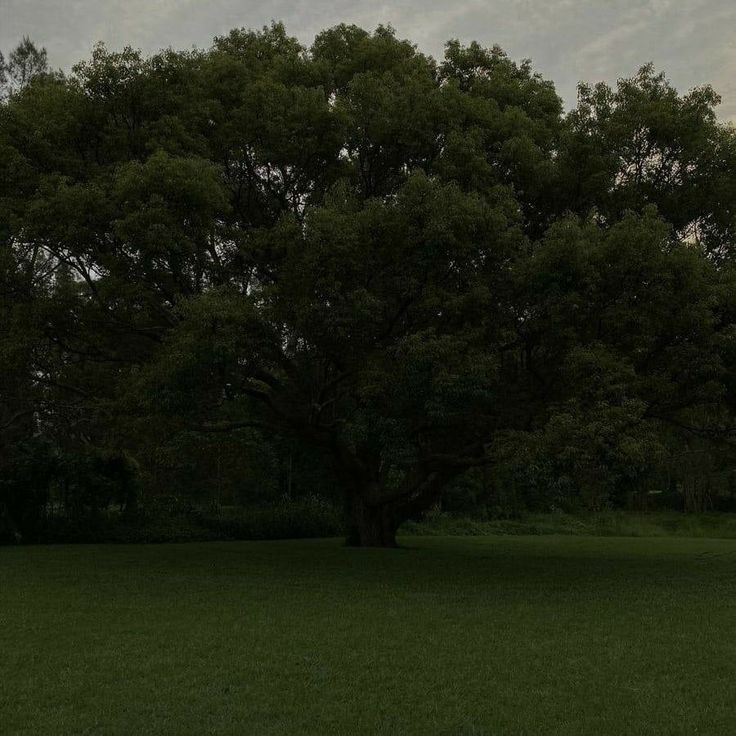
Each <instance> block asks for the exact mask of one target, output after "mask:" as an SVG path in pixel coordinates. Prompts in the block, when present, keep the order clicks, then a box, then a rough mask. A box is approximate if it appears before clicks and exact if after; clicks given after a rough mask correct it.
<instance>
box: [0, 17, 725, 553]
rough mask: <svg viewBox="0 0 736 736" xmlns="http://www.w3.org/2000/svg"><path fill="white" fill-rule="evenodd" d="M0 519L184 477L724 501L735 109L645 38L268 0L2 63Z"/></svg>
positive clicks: (357, 493) (384, 499) (388, 527)
mask: <svg viewBox="0 0 736 736" xmlns="http://www.w3.org/2000/svg"><path fill="white" fill-rule="evenodd" d="M0 90H2V95H1V96H2V102H1V103H0V371H1V372H2V373H1V375H0V536H3V535H4V536H5V537H11V536H17V535H18V534H21V535H23V536H24V537H25V538H27V539H33V538H35V536H34V535H36V536H37V534H38V529H39V525H40V524H41V521H42V519H43V514H44V513H45V510H46V509H48V507H49V504H50V503H52V502H55V503H57V504H61V505H63V506H64V507H65V508H67V509H69V510H70V512H74V513H83V512H84V511H85V510H87V511H88V510H90V509H100V508H104V507H105V506H106V505H108V504H110V503H112V502H116V503H119V504H120V505H121V507H123V508H128V509H129V510H134V509H135V508H137V506H138V503H139V501H141V500H142V501H143V503H145V501H146V499H147V498H151V497H153V496H155V495H157V494H162V493H167V492H168V493H171V492H176V493H177V494H182V495H186V496H191V497H193V498H197V497H198V498H202V499H205V498H206V499H216V500H218V501H220V502H227V503H233V502H244V503H251V502H254V501H258V502H261V503H267V502H269V500H272V499H273V498H275V497H276V496H278V495H280V494H284V493H286V494H300V493H302V494H313V493H316V494H318V495H322V496H326V497H329V498H331V499H332V500H333V501H334V502H336V503H341V504H344V507H345V512H346V519H347V528H348V538H349V542H351V543H353V544H359V545H382V546H391V545H393V544H395V535H396V530H397V528H398V527H399V525H400V524H401V523H402V522H403V521H404V520H406V519H408V518H413V517H415V516H416V515H418V514H421V513H422V512H423V511H425V510H426V509H428V508H430V507H432V506H435V505H437V504H438V503H442V502H443V500H444V502H445V503H450V504H451V505H452V504H455V505H456V506H459V507H464V506H467V505H468V504H470V505H473V504H475V505H476V506H477V505H479V504H481V505H485V506H486V507H488V508H502V509H505V510H507V511H508V510H509V509H511V510H519V509H523V508H586V509H601V508H606V507H608V506H616V507H626V506H631V505H638V506H639V507H645V506H646V503H647V498H648V497H649V495H650V491H652V490H658V491H662V492H665V493H667V494H670V495H675V496H679V497H680V499H681V501H682V505H683V506H684V507H685V508H687V509H690V510H705V509H707V508H710V507H714V506H715V505H716V501H715V498H716V497H717V496H728V497H730V498H732V497H733V495H734V489H735V488H736V482H735V478H736V462H735V460H736V456H735V455H734V447H733V436H734V429H735V428H736V424H735V423H734V387H735V384H734V377H735V373H734V360H735V359H736V330H735V329H734V324H735V323H734V315H735V314H736V279H735V278H734V277H735V276H736V271H735V270H734V264H735V261H736V251H735V250H734V245H735V243H734V234H735V230H736V134H735V133H734V129H733V127H732V126H730V125H728V124H724V123H722V122H720V121H719V120H718V118H717V116H716V114H715V106H716V105H717V104H718V102H719V98H718V96H717V94H716V93H715V92H714V91H713V90H712V89H711V88H710V87H708V86H705V87H699V88H696V89H693V90H691V91H690V92H688V93H686V94H684V95H683V94H678V93H677V91H676V90H675V89H673V88H672V86H671V85H670V84H669V82H668V81H667V79H666V77H665V76H664V75H663V74H662V73H658V72H656V71H655V70H654V68H653V67H652V65H646V66H643V67H642V68H641V69H640V70H639V71H638V72H637V73H636V74H635V75H634V76H633V77H631V78H630V79H622V80H619V82H618V84H617V85H616V86H615V87H611V86H609V85H607V84H605V83H600V84H596V85H586V84H581V85H580V87H579V90H578V104H577V106H576V107H575V108H574V109H573V110H571V111H569V112H567V113H565V112H564V111H563V108H562V103H561V100H560V98H559V96H558V95H557V93H556V91H555V88H554V85H553V84H552V82H550V81H549V80H546V79H543V78H542V77H541V76H540V75H539V74H538V73H536V72H535V71H534V70H533V68H532V65H531V62H529V61H523V62H521V63H516V62H514V61H512V60H511V59H509V58H508V57H507V56H506V54H505V53H504V52H503V51H502V50H501V49H500V48H498V47H493V48H490V49H487V48H483V47H482V46H480V45H479V44H477V43H471V44H469V45H467V46H464V45H462V44H460V43H459V42H457V41H450V42H448V43H447V45H446V48H445V55H444V58H443V59H442V60H439V61H438V60H435V59H433V58H431V57H429V56H426V55H424V54H422V53H420V52H419V51H418V50H417V48H416V46H415V45H413V44H412V43H410V42H409V41H406V40H403V39H399V38H397V37H396V35H395V33H394V32H393V30H392V29H391V28H388V27H383V26H379V27H378V28H377V29H376V30H375V31H373V32H368V31H365V30H363V29H360V28H358V27H356V26H347V25H339V26H336V27H334V28H331V29H328V30H326V31H323V32H322V33H320V34H318V35H317V36H316V38H315V39H314V42H313V43H312V45H311V46H310V47H308V48H307V47H305V46H303V45H302V44H300V43H299V42H298V41H297V40H296V39H294V38H293V37H291V36H289V35H288V34H287V32H286V30H285V28H284V26H283V25H282V24H279V23H274V24H272V25H271V26H270V27H267V28H264V29H262V30H260V31H251V30H245V29H236V30H233V31H231V32H230V33H229V34H227V35H225V36H222V37H219V38H216V39H215V41H214V43H213V45H212V46H211V47H210V48H208V49H196V50H190V51H184V52H177V51H173V50H166V51H162V52H160V53H158V54H154V55H152V56H150V57H144V56H143V55H142V54H140V53H139V52H137V51H135V50H133V49H131V48H125V49H123V50H122V51H119V52H111V51H108V50H107V49H106V48H105V47H104V46H102V45H99V46H97V47H96V48H95V50H94V51H93V53H92V56H91V58H89V59H87V60H85V61H81V62H80V63H79V64H77V65H76V66H75V67H74V69H73V71H72V72H71V73H70V74H68V75H66V74H62V73H60V72H52V71H50V70H49V68H48V62H47V56H46V52H45V50H43V49H37V48H36V47H35V45H34V44H33V43H32V42H31V41H30V40H28V39H24V41H23V43H22V44H21V45H20V46H19V47H18V48H17V49H16V50H14V51H13V52H11V53H10V54H9V55H8V60H7V62H6V61H5V58H4V57H2V56H0Z"/></svg>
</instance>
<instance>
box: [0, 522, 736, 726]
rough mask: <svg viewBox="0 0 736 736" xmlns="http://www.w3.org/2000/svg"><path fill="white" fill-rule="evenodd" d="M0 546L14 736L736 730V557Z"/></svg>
mask: <svg viewBox="0 0 736 736" xmlns="http://www.w3.org/2000/svg"><path fill="white" fill-rule="evenodd" d="M404 543H405V544H406V545H407V547H406V548H404V549H399V550H375V549H373V550H357V549H347V548H344V547H342V546H341V545H340V542H338V541H336V540H310V541H288V542H232V543H230V542H223V543H219V542H218V543H209V544H188V545H161V546H69V547H61V546H59V547H53V546H49V547H26V548H22V547H15V548H0V733H1V734H3V736H6V735H7V734H33V736H40V735H42V734H53V735H54V736H63V735H64V734H121V735H123V734H124V735H125V736H131V735H137V734H177V735H178V734H196V735H197V736H199V735H202V734H247V735H249V734H254V735H257V736H261V735H266V734H288V735H289V736H291V735H294V734H318V735H320V736H321V735H322V734H346V735H348V734H350V735H352V734H392V735H394V734H395V735H399V734H421V735H422V736H424V735H429V734H445V735H447V736H450V735H454V734H467V735H469V734H476V735H479V734H504V735H506V734H530V735H532V734H533V735H535V736H536V735H537V734H585V736H595V735H597V734H617V735H618V734H626V735H627V736H630V735H631V734H657V736H661V735H662V734H687V735H688V736H689V735H691V734H724V735H728V734H733V733H735V732H736V541H734V540H709V539H681V538H680V539H678V538H661V539H644V538H637V539H623V538H593V537H557V536H546V537H472V538H448V537H433V538H422V537H411V538H405V539H404Z"/></svg>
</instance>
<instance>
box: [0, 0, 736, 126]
mask: <svg viewBox="0 0 736 736" xmlns="http://www.w3.org/2000/svg"><path fill="white" fill-rule="evenodd" d="M272 20H282V21H284V23H285V24H286V27H287V30H288V31H289V32H290V33H291V34H292V35H294V36H296V37H297V38H299V39H300V40H301V41H303V42H305V43H309V42H310V41H311V39H312V38H313V37H314V35H315V33H317V32H319V31H320V30H322V29H324V28H327V27H330V26H332V25H336V24H337V23H341V22H345V23H355V24H357V25H360V26H362V27H364V28H367V29H373V28H375V27H376V26H377V25H378V24H380V23H383V24H387V23H390V24H391V25H392V26H393V27H394V28H395V29H396V31H397V34H398V35H399V36H401V37H402V38H409V39H410V40H411V41H413V42H414V43H415V44H417V46H418V47H419V49H420V50H421V51H424V52H426V53H429V54H432V55H433V56H435V57H436V58H437V57H440V56H441V55H442V49H443V47H444V43H445V41H447V40H448V39H451V38H458V39H460V40H461V41H463V42H469V41H471V40H477V41H478V42H479V43H481V44H482V45H484V46H492V45H494V44H498V45H500V46H501V47H502V48H504V49H505V50H506V51H507V52H508V54H509V55H510V56H511V57H512V58H514V59H517V60H520V59H524V58H530V59H531V60H532V61H533V64H534V67H535V69H536V70H537V71H539V72H540V73H541V74H542V75H543V76H544V77H546V78H548V79H552V80H553V81H554V83H555V85H556V87H557V91H558V93H559V94H560V96H561V97H562V98H563V100H564V101H565V106H566V108H567V109H569V108H570V107H572V106H574V104H575V94H576V92H575V90H576V86H577V83H578V82H579V81H588V82H597V81H601V80H605V81H608V82H611V83H615V81H616V79H618V78H620V77H627V76H631V75H632V74H634V73H635V72H636V70H637V69H638V67H640V66H641V65H642V64H644V63H646V62H648V61H653V62H654V64H655V66H656V67H657V69H658V70H663V71H665V73H666V74H667V76H668V77H669V79H670V80H671V81H672V83H673V84H674V86H675V87H677V89H678V90H679V91H681V92H685V91H687V90H688V89H690V88H692V87H694V86H697V85H700V84H706V83H707V84H711V85H712V86H713V87H714V88H715V89H716V91H717V92H718V93H719V94H720V95H721V97H722V99H723V102H722V104H721V106H720V107H719V109H718V113H719V115H720V116H721V118H723V119H724V120H731V121H734V122H736V0H449V1H448V0H442V1H440V0H395V1H394V2H391V3H383V2H380V1H379V2H370V0H369V1H368V2H366V0H330V1H327V0H291V2H287V1H286V0H269V1H267V0H0V50H2V51H4V52H6V54H7V52H8V51H9V50H10V49H11V48H13V47H14V46H15V45H16V44H17V43H18V42H19V41H20V39H21V38H22V37H23V36H24V35H28V36H30V37H31V39H33V40H34V41H35V42H36V43H37V44H39V45H41V46H45V47H46V48H47V50H48V53H49V61H50V63H51V65H52V66H53V67H61V68H62V69H65V70H68V69H69V68H70V67H71V65H72V64H73V63H75V62H76V61H79V60H80V59H83V58H86V57H87V56H88V55H89V53H90V50H91V48H92V46H93V45H94V44H95V43H96V42H97V41H103V42H105V43H106V44H107V46H108V47H109V48H112V49H115V48H121V47H122V46H125V45H128V44H129V45H132V46H134V47H136V48H140V49H142V50H143V51H144V52H147V53H149V52H153V51H156V50H158V49H160V48H164V47H168V46H172V47H174V48H179V49H183V48H190V47H191V46H199V47H206V46H208V45H209V44H210V42H211V40H212V38H213V37H214V36H216V35H222V34H224V33H226V32H227V31H228V30H230V29H231V28H235V27H248V28H260V27H261V26H263V25H266V24H269V23H270V22H271V21H272Z"/></svg>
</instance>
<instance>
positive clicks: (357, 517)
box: [346, 493, 402, 547]
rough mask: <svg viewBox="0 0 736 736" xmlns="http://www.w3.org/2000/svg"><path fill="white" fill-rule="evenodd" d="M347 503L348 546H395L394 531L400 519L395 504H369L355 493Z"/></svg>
mask: <svg viewBox="0 0 736 736" xmlns="http://www.w3.org/2000/svg"><path fill="white" fill-rule="evenodd" d="M348 503H349V507H348V536H347V540H346V542H347V544H348V546H351V547H396V546H397V545H396V532H397V530H398V528H399V525H400V524H401V521H402V520H401V518H400V516H399V514H398V513H397V508H396V505H395V504H381V505H371V504H368V503H366V501H365V500H364V499H363V498H362V497H361V495H360V494H357V493H356V494H354V495H352V496H351V497H350V498H349V499H348Z"/></svg>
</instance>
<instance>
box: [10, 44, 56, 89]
mask: <svg viewBox="0 0 736 736" xmlns="http://www.w3.org/2000/svg"><path fill="white" fill-rule="evenodd" d="M48 71H49V66H48V55H47V53H46V49H45V48H40V49H39V48H38V47H37V46H36V44H34V43H33V41H31V39H30V38H28V36H24V37H23V40H22V41H21V42H20V43H19V44H18V46H16V47H15V48H14V49H13V50H12V51H11V52H10V54H9V55H8V60H7V62H6V61H5V57H4V56H3V54H2V53H0V91H2V90H4V91H5V93H6V94H7V93H9V92H19V91H21V90H23V89H24V88H25V87H27V86H28V84H29V83H30V82H31V80H32V79H34V78H35V77H38V76H40V75H42V74H46V73H47V72H48Z"/></svg>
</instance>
